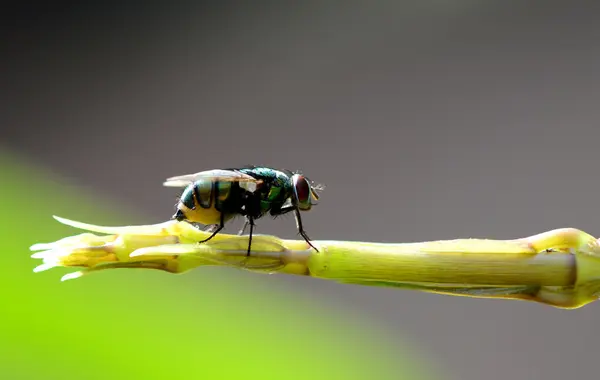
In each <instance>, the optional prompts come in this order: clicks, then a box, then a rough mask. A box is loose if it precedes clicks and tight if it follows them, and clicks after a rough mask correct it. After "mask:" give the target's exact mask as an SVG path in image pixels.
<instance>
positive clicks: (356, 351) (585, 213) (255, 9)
mask: <svg viewBox="0 0 600 380" xmlns="http://www.w3.org/2000/svg"><path fill="white" fill-rule="evenodd" d="M586 4H587V5H586ZM594 4H595V3H594V2H588V3H584V2H559V1H545V2H534V1H522V2H510V1H499V0H498V1H486V2H476V1H472V0H457V1H453V2H446V1H434V0H427V1H419V2H404V1H403V2H392V1H380V2H377V1H375V2H360V1H345V2H341V1H304V2H300V3H298V2H274V1H273V2H252V3H251V4H250V3H249V2H241V1H239V2H208V1H202V2H201V1H196V2H193V1H188V2H185V1H180V2H174V3H173V2H169V3H167V2H163V3H153V5H149V4H147V5H145V6H143V7H140V6H134V5H131V4H125V3H118V2H110V1H104V2H100V1H80V2H75V1H72V2H67V1H64V2H49V3H42V2H40V3H39V4H35V2H33V3H32V2H28V3H27V5H25V4H21V3H15V4H13V6H12V7H11V8H7V9H6V10H5V12H4V16H5V18H6V20H5V21H3V22H2V25H3V26H2V29H3V38H2V41H1V44H2V60H1V63H0V65H1V67H2V70H1V74H0V75H1V78H2V82H1V83H2V85H1V86H0V95H1V104H2V106H1V108H0V110H1V112H0V125H1V130H0V170H1V172H2V180H1V181H0V183H1V186H0V210H2V212H1V213H0V223H1V228H2V239H1V240H0V248H1V250H2V254H3V261H2V263H3V265H2V269H1V270H2V274H1V276H0V281H1V283H2V286H1V289H2V290H1V292H2V293H1V294H2V308H3V310H2V313H0V318H2V319H3V320H2V323H1V324H0V326H1V327H0V377H1V378H6V379H59V378H60V379H71V378H72V379H107V378H115V379H118V378H123V379H125V378H128V379H130V378H136V379H137V378H139V379H150V378H157V379H166V378H169V379H175V378H177V379H183V378H186V379H188V378H199V379H200V378H202V379H207V378H211V379H213V378H215V379H216V378H227V379H241V378H244V379H267V378H278V379H282V378H285V379H296V378H297V379H306V378H311V379H452V380H478V379H485V380H496V379H498V380H499V379H503V380H506V379H515V380H516V379H544V380H562V379H565V378H570V377H577V378H591V377H593V376H594V375H595V374H596V372H597V369H596V360H597V358H596V357H597V349H596V347H597V341H598V338H599V337H600V333H598V332H597V321H598V319H599V316H600V309H599V307H600V306H599V305H596V304H592V305H589V306H587V307H584V308H583V309H579V310H576V311H563V310H558V309H553V308H550V307H548V306H544V305H538V304H533V303H527V302H518V301H500V300H477V299H469V298H458V297H456V298H455V297H448V296H441V295H431V294H421V293H417V292H411V291H402V290H395V289H385V288H370V287H361V286H352V285H341V284H335V283H332V282H326V281H319V280H311V279H307V278H302V277H293V276H277V275H275V276H261V275H258V274H252V273H245V272H242V271H237V270H232V269H226V268H201V269H197V270H194V271H192V272H189V273H187V274H185V275H180V276H176V275H171V274H167V273H162V272H161V273H155V272H152V271H133V270H131V271H128V270H121V271H114V272H113V271H108V272H104V273H98V274H97V275H94V276H90V277H85V278H83V279H80V280H76V281H70V282H66V283H60V282H59V279H60V276H61V275H62V274H64V273H66V272H67V271H66V270H65V271H62V270H61V269H55V270H51V271H48V272H43V273H40V274H33V273H32V269H33V268H34V267H35V266H36V265H37V264H38V263H37V262H36V261H35V260H33V259H31V258H29V255H30V252H29V251H28V248H29V246H30V245H31V244H33V243H36V242H40V241H41V242H44V241H53V240H56V239H59V238H61V237H63V236H67V235H72V234H75V233H79V231H77V230H74V229H71V228H68V227H65V226H62V225H59V224H58V223H57V222H55V221H54V220H53V219H52V218H51V215H53V214H56V215H60V216H63V217H66V218H71V219H75V220H81V221H85V222H89V223H93V224H105V225H127V224H138V223H143V224H149V223H156V222H161V221H164V220H166V219H168V218H169V217H170V216H171V215H172V213H173V210H174V205H175V203H176V198H177V195H178V193H177V192H176V191H174V189H168V188H164V187H162V186H161V183H162V181H163V180H164V179H165V178H166V177H169V176H172V175H177V174H185V173H190V172H196V171H200V170H205V169H211V168H219V167H229V166H241V165H245V164H261V165H269V166H276V167H284V168H288V169H291V170H295V169H300V170H302V171H303V172H304V173H306V174H307V175H308V176H309V177H310V178H311V179H313V180H315V181H316V182H321V183H325V184H326V186H327V188H326V190H325V192H324V193H323V195H322V199H321V202H320V204H319V206H318V207H317V208H315V209H314V211H312V212H311V213H310V214H309V215H306V216H305V217H304V224H305V227H306V229H307V232H308V233H309V235H310V236H311V237H312V238H313V239H335V240H366V241H379V242H410V241H422V240H438V239H449V238H461V237H479V238H494V239H511V238H517V237H523V236H528V235H532V234H536V233H539V232H543V231H546V230H550V229H554V228H560V227H576V228H580V229H583V230H585V231H586V232H589V233H591V234H594V235H599V234H600V221H599V219H598V209H597V207H596V205H597V203H598V189H600V177H598V175H597V173H598V164H597V163H598V141H599V138H600V129H599V124H600V107H598V99H599V96H600V90H599V88H600V87H599V85H600V76H599V75H598V74H597V70H598V67H600V66H599V64H600V45H599V44H598V38H599V37H600V26H599V25H600V24H599V21H600V9H599V8H600V7H598V6H595V7H594ZM596 5H597V4H596ZM27 226H29V227H27ZM237 228H239V226H238V225H235V226H232V227H231V228H230V229H229V231H233V230H237ZM295 231H296V230H295V224H294V221H293V218H285V219H278V220H276V221H270V220H261V221H260V223H259V224H258V231H257V232H258V233H270V234H276V235H279V236H282V237H293V236H295Z"/></svg>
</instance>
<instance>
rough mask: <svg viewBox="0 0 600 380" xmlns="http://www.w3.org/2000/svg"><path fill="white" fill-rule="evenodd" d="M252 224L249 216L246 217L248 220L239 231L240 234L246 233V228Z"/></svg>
mask: <svg viewBox="0 0 600 380" xmlns="http://www.w3.org/2000/svg"><path fill="white" fill-rule="evenodd" d="M249 224H250V221H249V220H248V218H246V221H245V222H244V226H243V227H242V229H241V230H240V231H239V232H238V236H242V235H243V234H244V232H246V228H248V225H249Z"/></svg>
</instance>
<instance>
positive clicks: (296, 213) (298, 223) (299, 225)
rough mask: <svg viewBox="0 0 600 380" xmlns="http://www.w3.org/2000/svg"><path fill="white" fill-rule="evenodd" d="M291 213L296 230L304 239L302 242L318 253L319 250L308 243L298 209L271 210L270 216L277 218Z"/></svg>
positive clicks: (289, 207) (292, 207) (294, 207)
mask: <svg viewBox="0 0 600 380" xmlns="http://www.w3.org/2000/svg"><path fill="white" fill-rule="evenodd" d="M291 211H294V216H295V218H296V227H297V228H298V233H299V234H300V235H301V236H302V237H303V238H304V241H306V243H308V245H310V246H311V247H312V248H313V249H314V250H315V251H317V252H319V250H318V249H317V248H316V247H315V246H314V245H312V243H311V242H310V238H309V237H308V235H307V234H306V231H304V227H303V226H302V217H301V216H300V210H299V209H298V207H296V206H287V207H282V208H280V209H279V210H271V215H273V216H278V215H283V214H287V213H288V212H291Z"/></svg>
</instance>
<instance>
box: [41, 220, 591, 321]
mask: <svg viewBox="0 0 600 380" xmlns="http://www.w3.org/2000/svg"><path fill="white" fill-rule="evenodd" d="M57 219H58V220H59V221H60V222H62V223H65V224H68V225H71V226H73V227H77V228H82V229H86V230H88V231H91V232H96V233H104V234H107V235H104V236H99V235H94V234H92V233H90V232H87V233H84V234H81V235H76V236H71V237H68V238H65V239H62V240H59V241H58V242H54V243H50V244H38V245H35V246H33V247H32V250H41V252H38V253H35V254H34V255H33V257H34V258H41V259H43V260H44V263H43V264H42V265H40V266H39V267H38V268H37V270H45V269H50V268H52V267H55V266H65V267H83V268H85V269H83V270H82V271H79V272H75V273H74V274H70V275H67V276H65V277H64V279H70V278H76V277H80V276H82V275H84V274H86V273H90V272H92V271H97V270H103V269H111V268H150V269H159V270H164V271H168V272H171V273H183V272H186V271H188V270H190V269H193V268H196V267H199V266H202V265H227V266H234V267H238V268H244V269H248V270H253V271H259V272H267V273H282V274H293V275H304V276H311V277H316V278H320V279H327V280H333V281H337V282H341V283H350V284H359V285H372V286H386V287H397V288H404V289H413V290H420V291H425V292H431V293H440V294H447V295H455V296H467V297H473V298H503V299H518V300H528V301H534V302H539V303H543V304H547V305H551V306H555V307H558V308H565V309H573V308H579V307H581V306H584V305H586V304H588V303H590V302H593V301H595V300H596V299H597V297H598V294H599V292H600V248H599V244H598V241H597V239H596V238H594V237H593V236H591V235H589V234H587V233H585V232H583V231H581V230H577V229H573V228H564V229H557V230H553V231H549V232H545V233H542V234H538V235H534V236H530V237H526V238H520V239H513V240H491V239H455V240H440V241H430V242H418V243H398V244H387V243H368V242H353V241H334V240H327V241H325V240H321V241H313V244H314V245H315V246H316V247H317V249H318V251H315V250H313V249H312V248H311V247H310V246H308V244H307V243H306V242H305V241H303V240H284V239H279V238H277V237H275V236H268V235H255V236H254V238H253V242H252V255H251V256H250V257H246V247H247V242H248V240H247V239H248V237H247V236H236V235H228V234H219V235H217V236H215V237H214V238H213V239H211V240H209V241H208V242H206V243H202V244H199V243H198V242H199V241H201V240H203V239H205V238H206V237H207V236H208V234H207V233H206V232H204V231H201V230H198V229H197V228H195V227H193V226H191V225H190V224H187V223H185V222H176V221H169V222H165V223H161V224H155V225H147V226H128V227H101V226H94V225H89V224H84V223H80V222H74V221H69V220H66V219H62V218H57Z"/></svg>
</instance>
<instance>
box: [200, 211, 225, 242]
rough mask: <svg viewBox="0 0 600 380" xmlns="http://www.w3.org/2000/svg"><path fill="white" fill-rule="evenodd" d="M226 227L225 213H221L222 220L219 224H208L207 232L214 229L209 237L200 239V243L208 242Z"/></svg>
mask: <svg viewBox="0 0 600 380" xmlns="http://www.w3.org/2000/svg"><path fill="white" fill-rule="evenodd" d="M224 227H225V214H223V213H221V220H220V222H219V224H214V225H212V226H208V227H207V228H206V230H205V231H206V232H210V231H211V230H212V234H211V235H210V236H209V237H207V238H206V239H204V240H202V241H199V242H198V243H206V242H207V241H209V240H210V239H212V238H213V237H215V235H216V234H218V233H219V232H220V231H221V230H222V229H223V228H224Z"/></svg>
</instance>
